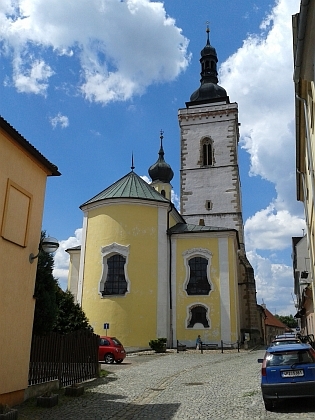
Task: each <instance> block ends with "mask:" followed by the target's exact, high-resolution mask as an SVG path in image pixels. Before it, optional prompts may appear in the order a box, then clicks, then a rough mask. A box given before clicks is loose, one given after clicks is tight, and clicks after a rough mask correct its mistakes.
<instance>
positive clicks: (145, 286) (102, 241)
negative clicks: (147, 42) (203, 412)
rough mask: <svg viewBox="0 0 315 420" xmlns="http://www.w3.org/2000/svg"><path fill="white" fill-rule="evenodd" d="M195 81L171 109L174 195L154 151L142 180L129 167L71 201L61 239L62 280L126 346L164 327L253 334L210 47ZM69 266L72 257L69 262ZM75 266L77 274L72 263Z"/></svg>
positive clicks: (230, 111) (142, 342) (222, 335)
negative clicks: (66, 240)
mask: <svg viewBox="0 0 315 420" xmlns="http://www.w3.org/2000/svg"><path fill="white" fill-rule="evenodd" d="M200 63H201V83H200V87H199V88H198V89H197V91H195V92H194V93H193V94H192V95H191V97H190V101H189V102H187V103H186V108H184V109H180V110H179V113H178V116H179V125H180V132H181V170H180V184H181V186H180V188H181V192H180V200H181V211H180V212H178V211H177V210H176V208H175V207H174V205H173V203H172V202H171V180H172V178H173V175H174V174H173V171H172V169H171V167H170V166H169V165H168V164H167V163H166V162H165V160H164V150H163V144H162V140H163V135H162V133H161V145H160V150H159V157H158V160H157V162H156V163H154V164H153V165H152V166H151V167H150V168H149V175H150V177H151V180H152V182H151V184H150V185H149V184H147V183H146V182H145V181H143V180H142V179H141V178H140V177H139V176H138V175H137V174H136V173H135V172H134V167H133V166H132V168H131V172H129V173H128V174H127V175H125V176H124V177H123V178H121V179H120V180H118V181H117V182H115V183H114V184H112V185H111V186H109V187H108V188H106V189H105V190H104V191H102V192H101V193H99V194H98V195H97V196H95V197H93V198H92V199H90V200H88V201H87V202H86V203H84V204H83V205H82V206H81V209H82V211H83V212H84V222H83V235H82V245H81V249H80V257H79V258H78V249H69V250H67V252H69V254H70V273H71V277H70V275H69V287H70V286H71V287H72V288H73V287H74V289H76V286H75V285H76V284H77V300H78V302H79V303H80V304H81V305H82V308H83V310H84V311H85V313H86V315H87V317H88V318H89V321H90V323H91V325H92V326H93V328H94V330H95V332H96V333H97V334H100V335H104V325H105V324H106V325H107V326H108V325H109V330H108V333H109V334H110V335H115V336H117V337H119V339H121V340H122V341H123V343H124V345H126V346H136V347H144V348H145V347H148V342H149V341H150V340H151V339H155V338H158V337H166V338H167V342H168V345H169V346H170V347H174V346H176V342H177V340H178V341H180V342H181V343H183V344H186V345H187V346H194V343H195V339H196V337H197V335H198V334H200V335H201V338H202V341H203V342H207V343H216V344H220V343H221V341H223V342H224V343H225V344H226V345H237V341H239V340H240V341H244V338H245V334H246V337H247V338H248V340H252V342H253V343H254V342H256V341H257V340H259V338H260V325H259V324H260V319H259V314H258V310H257V304H256V288H255V279H254V273H253V269H252V267H251V265H250V263H249V262H248V260H247V258H246V253H245V245H244V233H243V221H242V210H241V189H240V180H239V170H238V160H237V144H238V138H239V134H238V111H237V104H235V103H234V104H230V101H229V98H228V96H227V94H226V92H225V90H224V89H223V88H222V87H220V86H219V85H218V79H217V68H216V63H217V55H216V51H215V49H214V48H213V47H212V46H211V44H210V39H209V31H207V43H206V46H205V48H204V49H203V50H202V51H201V59H200ZM74 265H75V266H76V267H72V266H74ZM75 272H77V273H78V275H77V280H76V279H75V276H73V273H75Z"/></svg>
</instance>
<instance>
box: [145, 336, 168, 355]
mask: <svg viewBox="0 0 315 420" xmlns="http://www.w3.org/2000/svg"><path fill="white" fill-rule="evenodd" d="M166 341H167V339H166V338H157V339H156V340H150V341H149V346H150V347H151V349H152V350H155V352H156V353H165V352H166Z"/></svg>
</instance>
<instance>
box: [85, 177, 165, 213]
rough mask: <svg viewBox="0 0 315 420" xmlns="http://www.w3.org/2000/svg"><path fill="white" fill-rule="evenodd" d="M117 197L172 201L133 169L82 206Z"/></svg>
mask: <svg viewBox="0 0 315 420" xmlns="http://www.w3.org/2000/svg"><path fill="white" fill-rule="evenodd" d="M115 198H137V199H141V200H150V201H160V202H163V203H169V202H170V201H169V200H168V199H167V198H165V197H163V195H161V194H160V193H159V192H158V191H156V190H155V189H154V188H153V187H151V186H150V185H149V184H148V183H147V182H146V181H144V180H143V179H142V178H140V176H138V175H137V174H136V173H135V172H133V171H131V172H129V173H128V174H127V175H125V176H124V177H123V178H121V179H119V180H118V181H116V182H115V183H114V184H112V185H110V186H109V187H107V188H106V189H105V190H104V191H102V192H100V193H99V194H97V195H96V196H95V197H93V198H91V199H90V200H88V201H86V202H85V203H84V204H82V205H81V206H80V208H81V207H83V206H86V205H88V204H91V203H96V202H97V201H102V200H108V199H115Z"/></svg>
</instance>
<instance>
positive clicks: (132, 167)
mask: <svg viewBox="0 0 315 420" xmlns="http://www.w3.org/2000/svg"><path fill="white" fill-rule="evenodd" d="M134 169H135V166H134V164H133V152H132V153H131V170H132V171H133V170H134Z"/></svg>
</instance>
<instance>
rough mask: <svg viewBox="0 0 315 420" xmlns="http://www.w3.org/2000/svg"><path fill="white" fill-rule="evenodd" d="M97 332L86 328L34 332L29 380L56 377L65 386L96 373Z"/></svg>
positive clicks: (41, 381)
mask: <svg viewBox="0 0 315 420" xmlns="http://www.w3.org/2000/svg"><path fill="white" fill-rule="evenodd" d="M98 346H99V336H98V335H96V334H93V333H90V332H88V331H77V332H73V333H70V334H66V335H60V334H56V333H51V334H49V335H46V336H33V338H32V347H31V357H30V368H29V375H28V384H29V385H36V384H40V383H43V382H49V381H52V380H55V379H58V380H59V383H60V386H62V387H64V386H67V385H71V384H73V383H79V382H82V381H85V380H88V379H92V378H96V377H97V376H98V371H99V364H98Z"/></svg>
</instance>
